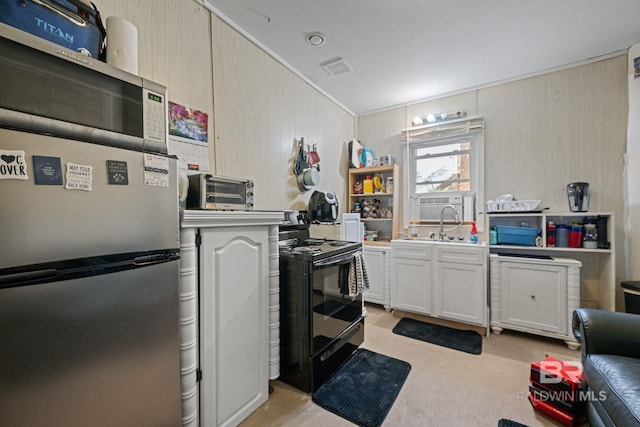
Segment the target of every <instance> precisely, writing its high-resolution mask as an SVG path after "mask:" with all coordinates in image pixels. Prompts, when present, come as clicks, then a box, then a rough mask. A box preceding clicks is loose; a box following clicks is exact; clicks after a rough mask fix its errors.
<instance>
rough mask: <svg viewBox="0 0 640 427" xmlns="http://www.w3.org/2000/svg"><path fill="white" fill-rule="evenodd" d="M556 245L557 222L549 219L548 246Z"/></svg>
mask: <svg viewBox="0 0 640 427" xmlns="http://www.w3.org/2000/svg"><path fill="white" fill-rule="evenodd" d="M555 246H556V224H555V223H554V222H553V221H549V223H548V224H547V247H549V248H553V247H555Z"/></svg>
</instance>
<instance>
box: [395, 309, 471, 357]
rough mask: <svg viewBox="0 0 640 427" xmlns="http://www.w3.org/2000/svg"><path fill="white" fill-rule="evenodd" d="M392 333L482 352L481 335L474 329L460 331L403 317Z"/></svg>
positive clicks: (467, 351) (458, 348) (468, 351)
mask: <svg viewBox="0 0 640 427" xmlns="http://www.w3.org/2000/svg"><path fill="white" fill-rule="evenodd" d="M393 333H395V334H398V335H404V336H405V337H409V338H414V339H417V340H421V341H425V342H428V343H431V344H437V345H440V346H442V347H448V348H452V349H454V350H460V351H464V352H466V353H471V354H480V353H482V337H481V336H480V334H479V333H477V332H476V331H470V330H468V331H462V330H460V329H454V328H449V327H447V326H441V325H434V324H431V323H426V322H420V321H419V320H414V319H410V318H408V317H403V318H402V319H400V321H399V322H398V324H397V325H396V326H395V327H394V328H393Z"/></svg>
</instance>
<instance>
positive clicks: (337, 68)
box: [320, 57, 353, 76]
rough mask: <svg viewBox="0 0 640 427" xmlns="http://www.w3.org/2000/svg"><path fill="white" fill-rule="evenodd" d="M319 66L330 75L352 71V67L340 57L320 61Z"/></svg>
mask: <svg viewBox="0 0 640 427" xmlns="http://www.w3.org/2000/svg"><path fill="white" fill-rule="evenodd" d="M320 66H321V67H322V68H323V69H324V70H325V71H326V72H327V74H329V75H330V76H339V75H340V74H346V73H350V72H351V71H353V68H351V66H350V65H349V64H347V63H346V62H345V61H344V59H342V58H340V57H335V58H331V59H329V60H327V61H324V62H321V63H320Z"/></svg>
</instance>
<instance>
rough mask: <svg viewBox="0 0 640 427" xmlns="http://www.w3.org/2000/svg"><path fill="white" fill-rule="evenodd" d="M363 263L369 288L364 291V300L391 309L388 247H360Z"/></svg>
mask: <svg viewBox="0 0 640 427" xmlns="http://www.w3.org/2000/svg"><path fill="white" fill-rule="evenodd" d="M362 254H363V256H364V265H365V267H366V269H367V276H368V278H369V290H367V291H365V292H364V294H363V295H364V300H365V302H373V303H376V304H381V305H383V306H384V308H385V309H386V310H387V311H389V310H391V295H390V291H389V281H390V274H391V272H390V270H391V266H390V258H391V255H390V254H391V248H390V247H364V248H363V249H362Z"/></svg>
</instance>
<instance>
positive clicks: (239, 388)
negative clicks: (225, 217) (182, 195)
mask: <svg viewBox="0 0 640 427" xmlns="http://www.w3.org/2000/svg"><path fill="white" fill-rule="evenodd" d="M200 233H201V236H202V244H201V246H200V271H201V274H202V280H201V283H200V286H201V295H202V296H203V300H202V303H201V313H202V316H203V319H202V320H203V321H202V322H201V324H203V326H204V327H205V329H204V330H203V331H202V332H201V333H202V334H203V344H204V345H205V348H204V349H203V354H204V355H205V360H212V361H214V363H211V364H210V365H211V366H209V370H210V371H209V372H207V371H206V368H204V367H203V376H205V375H207V374H212V373H213V374H214V377H213V378H212V380H213V381H211V383H210V384H209V388H210V389H211V390H207V387H205V392H204V393H203V396H202V398H203V401H205V408H206V404H207V403H208V402H206V401H207V400H208V397H210V398H212V401H214V402H215V425H216V426H226V425H232V426H235V425H238V424H239V423H240V422H241V421H242V420H243V419H244V418H246V417H247V416H248V415H249V414H251V412H253V411H254V410H255V409H257V407H258V406H260V405H261V404H262V403H264V402H265V401H266V400H267V398H268V396H269V384H268V379H269V374H268V368H269V364H268V349H269V346H268V337H267V334H268V332H269V331H268V328H267V325H268V305H267V298H268V289H267V286H265V283H266V282H267V278H268V277H267V274H268V259H267V258H266V257H265V256H264V255H265V254H267V253H268V250H267V244H268V233H267V230H266V229H264V228H262V227H258V228H256V229H252V228H245V229H243V230H241V231H240V230H238V229H236V228H235V227H234V228H230V229H224V228H221V229H203V230H201V231H200ZM249 266H250V267H249ZM202 309H204V311H202ZM207 335H208V336H207ZM207 344H208V345H210V347H207ZM206 391H210V392H211V393H212V394H209V393H206ZM206 418H207V417H206V411H205V419H206ZM212 425H213V424H212Z"/></svg>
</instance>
